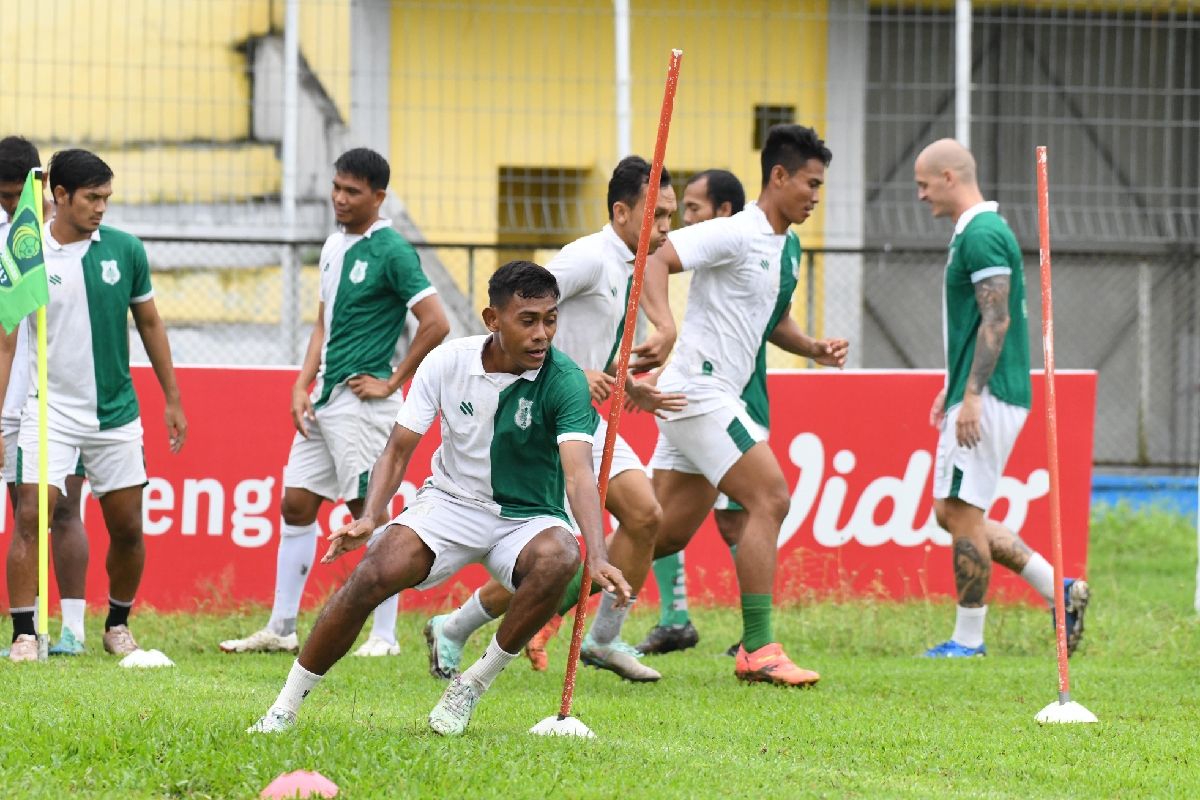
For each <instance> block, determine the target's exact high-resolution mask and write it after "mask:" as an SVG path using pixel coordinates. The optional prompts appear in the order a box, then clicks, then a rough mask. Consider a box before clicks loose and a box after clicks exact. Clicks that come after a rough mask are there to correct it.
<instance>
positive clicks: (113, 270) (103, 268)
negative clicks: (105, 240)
mask: <svg viewBox="0 0 1200 800" xmlns="http://www.w3.org/2000/svg"><path fill="white" fill-rule="evenodd" d="M100 279H101V280H103V281H104V282H105V283H107V284H108V285H109V286H112V285H113V284H115V283H116V282H117V281H119V280H121V270H120V269H118V268H117V262H116V261H101V262H100Z"/></svg>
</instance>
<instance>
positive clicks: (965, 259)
mask: <svg viewBox="0 0 1200 800" xmlns="http://www.w3.org/2000/svg"><path fill="white" fill-rule="evenodd" d="M962 263H963V268H964V270H965V271H966V272H967V274H968V275H969V276H970V278H971V282H972V283H978V282H979V281H981V280H983V279H984V278H988V277H991V276H992V275H1009V274H1011V273H1012V270H1013V264H1012V263H1010V258H1009V249H1008V247H1007V246H1006V242H1005V241H1004V237H1003V236H1002V235H1001V234H1000V232H999V231H995V230H989V229H985V230H982V231H978V232H975V231H972V232H971V234H970V235H968V236H967V237H966V241H965V242H963V245H962Z"/></svg>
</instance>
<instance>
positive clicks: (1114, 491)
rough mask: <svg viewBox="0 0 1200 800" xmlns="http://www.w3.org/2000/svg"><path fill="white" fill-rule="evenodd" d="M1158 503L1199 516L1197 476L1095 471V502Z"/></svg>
mask: <svg viewBox="0 0 1200 800" xmlns="http://www.w3.org/2000/svg"><path fill="white" fill-rule="evenodd" d="M1121 501H1125V502H1127V503H1129V504H1130V505H1131V506H1133V507H1134V508H1146V507H1151V506H1153V507H1157V508H1163V509H1168V510H1171V511H1178V512H1179V513H1181V514H1189V515H1191V516H1192V517H1195V516H1196V513H1197V508H1196V478H1188V477H1179V476H1174V475H1136V476H1132V475H1095V476H1093V477H1092V504H1093V505H1097V504H1107V505H1116V504H1117V503H1119V502H1121Z"/></svg>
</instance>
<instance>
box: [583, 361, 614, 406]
mask: <svg viewBox="0 0 1200 800" xmlns="http://www.w3.org/2000/svg"><path fill="white" fill-rule="evenodd" d="M583 374H584V375H586V376H587V382H588V391H589V392H591V395H592V402H593V403H603V402H604V401H605V400H607V399H608V396H609V395H610V394H612V390H613V386H615V385H616V383H617V379H616V378H614V377H613V376H612V375H609V374H608V373H607V372H601V371H600V370H596V369H585V370H584V371H583Z"/></svg>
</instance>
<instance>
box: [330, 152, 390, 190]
mask: <svg viewBox="0 0 1200 800" xmlns="http://www.w3.org/2000/svg"><path fill="white" fill-rule="evenodd" d="M333 168H334V169H335V170H337V171H338V172H341V173H343V174H346V175H352V176H354V177H355V178H358V179H359V180H364V181H366V182H367V185H368V186H370V187H371V191H373V192H378V191H380V190H381V189H386V188H387V187H388V181H390V180H391V179H392V168H391V167H390V166H388V162H387V159H386V158H384V157H383V156H381V155H379V153H376V152H375V151H374V150H372V149H370V148H369V147H356V148H354V149H353V150H347V151H346V152H344V153H342V154H341V155H340V156H338V160H337V161H335V162H333Z"/></svg>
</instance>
